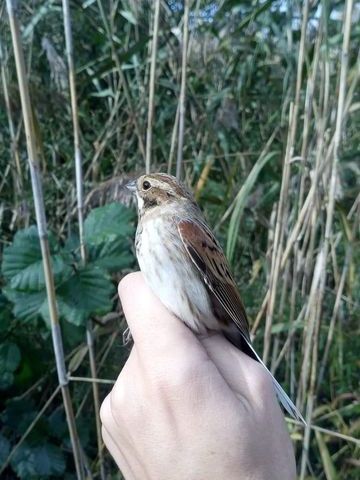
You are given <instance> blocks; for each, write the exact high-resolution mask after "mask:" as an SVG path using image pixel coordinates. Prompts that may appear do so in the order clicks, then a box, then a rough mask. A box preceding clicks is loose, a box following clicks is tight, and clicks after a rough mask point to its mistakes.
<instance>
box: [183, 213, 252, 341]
mask: <svg viewBox="0 0 360 480" xmlns="http://www.w3.org/2000/svg"><path fill="white" fill-rule="evenodd" d="M178 230H179V233H180V237H181V240H182V242H183V244H184V246H185V248H186V251H187V252H188V254H189V255H190V258H191V260H192V261H193V263H194V264H195V266H196V267H197V269H198V270H199V272H200V274H201V275H202V277H203V279H204V282H205V283H206V285H207V286H208V288H209V290H210V291H211V292H212V293H213V295H214V296H215V298H216V300H217V302H216V303H215V305H216V314H217V316H218V317H219V320H220V321H222V320H223V321H224V320H225V321H226V318H229V317H230V319H231V320H232V321H233V322H234V323H235V325H236V326H237V327H238V329H239V330H240V333H241V334H242V335H243V336H244V337H245V338H246V339H247V340H249V341H250V336H249V323H248V320H247V317H246V312H245V308H244V305H243V303H242V301H241V298H240V295H239V292H238V290H237V287H236V284H235V281H234V279H233V277H232V275H231V273H230V269H229V265H228V263H227V260H226V257H225V255H224V252H223V251H222V249H221V247H220V245H219V243H218V242H217V240H216V238H215V237H214V235H213V233H212V232H211V230H210V229H209V228H208V227H207V226H206V225H205V224H203V223H201V224H198V223H195V222H194V221H190V220H182V221H180V222H179V224H178Z"/></svg>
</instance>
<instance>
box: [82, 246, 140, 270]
mask: <svg viewBox="0 0 360 480" xmlns="http://www.w3.org/2000/svg"><path fill="white" fill-rule="evenodd" d="M88 262H89V263H91V264H92V265H96V266H97V267H100V268H104V269H105V270H107V271H109V272H117V271H120V270H123V269H124V268H129V267H131V266H132V265H133V263H134V256H133V255H132V254H131V251H130V248H129V246H128V245H125V244H124V241H123V239H121V238H118V239H116V240H114V241H113V242H105V243H101V244H98V245H90V246H89V248H88Z"/></svg>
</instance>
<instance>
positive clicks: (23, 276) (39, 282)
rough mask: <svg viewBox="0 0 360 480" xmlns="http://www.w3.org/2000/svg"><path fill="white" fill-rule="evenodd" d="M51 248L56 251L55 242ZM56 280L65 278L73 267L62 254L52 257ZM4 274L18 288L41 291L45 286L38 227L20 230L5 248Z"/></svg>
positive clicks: (11, 285)
mask: <svg viewBox="0 0 360 480" xmlns="http://www.w3.org/2000/svg"><path fill="white" fill-rule="evenodd" d="M50 243H51V244H52V248H51V250H52V251H54V245H53V242H50ZM51 263H52V269H53V275H54V278H55V281H59V280H63V278H66V276H68V275H69V273H70V272H71V269H70V267H69V266H68V265H66V264H65V262H64V260H63V258H62V257H61V256H60V255H58V254H57V255H53V256H52V257H51ZM2 269H3V274H4V276H5V278H6V279H7V280H8V281H9V282H10V287H11V288H12V289H16V290H32V291H40V290H42V289H43V288H44V287H45V277H44V269H43V262H42V256H41V248H40V241H39V236H38V232H37V229H36V227H34V226H33V227H30V228H27V229H25V230H19V231H18V232H17V233H16V235H15V237H14V241H13V243H12V245H10V246H9V247H7V248H5V249H4V257H3V264H2Z"/></svg>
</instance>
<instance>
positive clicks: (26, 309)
mask: <svg viewBox="0 0 360 480" xmlns="http://www.w3.org/2000/svg"><path fill="white" fill-rule="evenodd" d="M3 291H4V294H5V295H6V297H7V298H8V299H9V300H10V301H11V302H12V303H13V304H14V309H13V313H14V315H15V317H17V318H19V319H20V320H25V321H31V320H34V319H35V318H36V317H37V316H38V315H39V314H40V313H41V310H42V308H44V306H45V305H47V300H46V291H45V290H42V291H41V292H19V291H17V290H12V289H11V288H4V290H3Z"/></svg>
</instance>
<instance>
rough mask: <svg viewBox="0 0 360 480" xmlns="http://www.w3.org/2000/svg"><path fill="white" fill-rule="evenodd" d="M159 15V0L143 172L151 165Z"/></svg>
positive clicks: (156, 8) (153, 40)
mask: <svg viewBox="0 0 360 480" xmlns="http://www.w3.org/2000/svg"><path fill="white" fill-rule="evenodd" d="M159 17H160V0H156V2H155V12H154V24H153V34H152V42H151V66H150V81H149V105H148V121H147V129H146V156H145V172H146V173H150V165H151V148H152V137H153V123H154V110H155V75H156V56H157V46H158V39H159Z"/></svg>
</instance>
